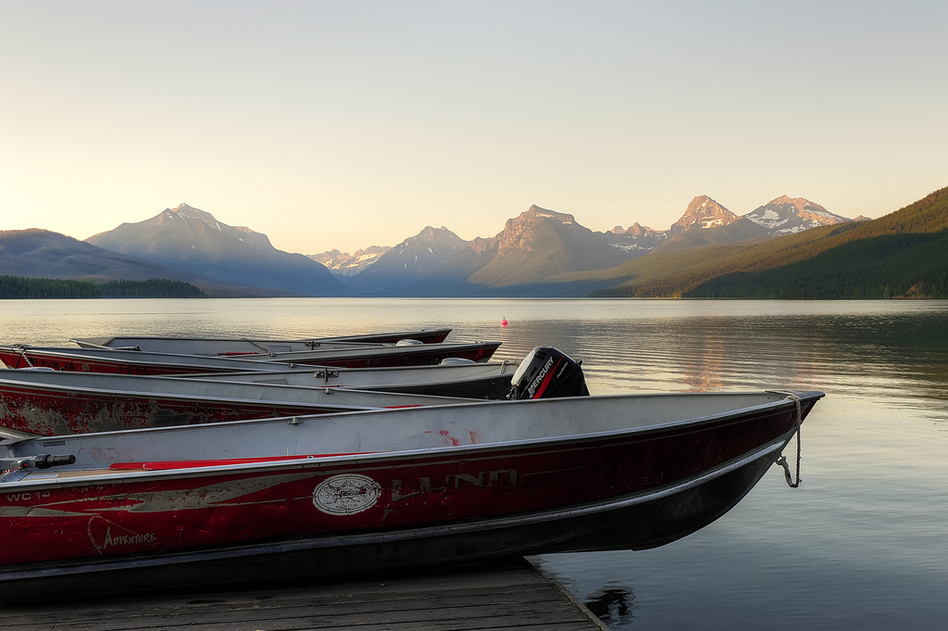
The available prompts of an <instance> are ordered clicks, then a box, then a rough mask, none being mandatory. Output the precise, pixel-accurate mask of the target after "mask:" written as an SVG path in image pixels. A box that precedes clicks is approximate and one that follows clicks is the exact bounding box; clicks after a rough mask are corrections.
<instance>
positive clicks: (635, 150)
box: [0, 0, 948, 254]
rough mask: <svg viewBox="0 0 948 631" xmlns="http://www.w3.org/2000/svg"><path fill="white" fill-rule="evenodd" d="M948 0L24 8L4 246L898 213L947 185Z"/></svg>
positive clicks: (3, 172)
mask: <svg viewBox="0 0 948 631" xmlns="http://www.w3.org/2000/svg"><path fill="white" fill-rule="evenodd" d="M946 26H948V2H944V1H943V0H937V1H931V2H912V1H911V0H894V1H892V2H872V1H855V0H854V1H848V2H833V1H828V0H822V1H816V2H805V1H793V2H777V1H773V2H769V1H766V0H754V1H748V2H724V1H721V2H713V1H710V0H708V1H705V2H675V1H659V0H655V1H651V2H637V1H634V0H626V1H622V2H595V1H589V0H583V1H576V2H558V1H551V0H543V1H537V2H518V1H516V0H504V1H501V2H489V1H484V0H478V1H471V2H451V1H445V0H440V1H431V2H397V1H394V0H389V1H364V2H360V1H357V0H345V1H341V0H334V1H332V2H318V1H309V2H280V1H276V0H267V1H260V2H241V1H234V0H227V1H222V2H200V1H189V2H175V1H168V0H161V1H160V2H150V1H149V2H146V1H142V2H138V1H132V0H123V1H95V0H83V1H72V2H65V1H42V0H29V1H28V0H0V230H12V229H23V228H34V227H35V228H45V229H48V230H54V231H56V232H62V233H64V234H68V235H70V236H73V237H76V238H78V239H85V238H87V237H89V236H90V235H92V234H95V233H98V232H103V231H106V230H111V229H113V228H115V227H116V226H118V225H119V224H120V223H122V222H137V221H143V220H145V219H148V218H150V217H153V216H154V215H157V214H158V213H159V212H161V211H162V210H163V209H164V208H169V207H172V208H173V207H175V206H177V205H178V204H180V203H182V202H185V203H188V204H190V205H191V206H194V207H197V208H200V209H202V210H205V211H207V212H210V213H212V214H213V215H214V216H215V217H217V219H218V220H220V221H222V222H224V223H226V224H230V225H233V226H248V227H250V228H252V229H254V230H256V231H258V232H263V233H265V234H267V235H268V236H269V237H270V240H271V242H272V243H273V244H274V245H275V246H276V247H278V248H280V249H282V250H287V251H290V252H300V253H303V254H314V253H318V252H323V251H325V250H329V249H331V248H339V249H340V250H343V251H349V252H354V251H355V250H356V249H358V248H363V247H367V246H370V245H395V244H397V243H399V242H401V241H403V240H404V239H406V238H407V237H410V236H413V235H415V234H416V233H418V232H419V231H420V230H421V229H422V228H424V227H425V226H426V225H432V226H435V227H440V226H442V225H444V226H446V227H448V228H449V229H451V230H453V231H454V232H456V233H457V234H458V235H459V236H461V237H462V238H465V239H472V238H474V237H476V236H481V237H491V236H493V235H495V234H496V233H498V232H499V231H500V230H501V229H503V226H504V222H505V221H506V220H507V219H508V218H510V217H514V216H516V215H518V214H520V213H521V212H522V211H524V210H526V209H527V208H529V206H530V205H531V204H537V205H539V206H542V207H544V208H549V209H552V210H555V211H559V212H564V213H571V214H573V215H575V217H576V220H577V221H578V222H579V223H580V224H582V225H584V226H586V227H588V228H590V229H592V230H608V229H610V228H612V227H613V226H615V225H622V226H629V225H631V224H632V223H634V222H639V223H641V224H643V225H647V226H651V227H653V228H657V229H667V228H668V227H669V226H670V225H671V224H672V223H673V222H674V221H676V220H677V219H678V217H680V216H681V214H682V213H683V212H684V211H685V208H686V206H687V204H688V202H689V201H691V199H692V198H693V197H694V196H696V195H709V196H711V197H713V198H714V199H715V200H717V201H718V202H719V203H721V204H723V205H724V206H726V207H727V208H728V209H730V210H731V211H732V212H735V213H737V214H738V215H742V214H745V213H748V212H750V211H751V210H753V209H755V208H756V207H758V206H760V205H762V204H764V203H766V202H768V201H769V200H771V199H773V198H775V197H778V196H780V195H783V194H787V195H790V196H791V197H806V198H807V199H809V200H812V201H814V202H816V203H819V204H822V205H823V206H825V207H826V208H827V210H829V211H831V212H835V213H837V214H840V215H844V216H847V217H855V216H857V215H860V214H863V215H866V216H869V217H878V216H881V215H883V214H886V213H889V212H891V211H894V210H896V209H898V208H900V207H902V206H905V205H907V204H909V203H911V202H913V201H915V200H917V199H919V198H921V197H924V196H925V195H927V194H928V193H930V192H932V191H934V190H937V189H939V188H942V187H945V186H948V78H946V77H948V37H945V28H946Z"/></svg>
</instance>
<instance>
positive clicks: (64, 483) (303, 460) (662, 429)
mask: <svg viewBox="0 0 948 631" xmlns="http://www.w3.org/2000/svg"><path fill="white" fill-rule="evenodd" d="M791 393H792V394H793V395H795V396H796V397H798V398H799V400H800V401H801V402H805V403H808V402H809V401H811V400H812V401H813V403H814V404H815V403H816V401H818V400H819V399H820V398H822V397H823V396H825V395H824V393H822V392H819V391H812V390H810V391H786V392H784V391H780V392H774V391H754V392H753V393H746V392H745V393H742V394H774V395H787V394H791ZM704 394H721V395H722V396H726V394H741V393H704ZM628 396H629V395H605V396H604V397H600V398H625V397H628ZM634 396H645V397H666V396H675V395H671V394H664V393H663V394H654V395H653V394H649V395H634ZM570 398H573V399H585V398H588V397H570ZM539 401H543V400H542V399H541V400H539ZM531 402H534V403H536V402H538V401H537V400H525V401H506V402H496V401H475V402H472V403H460V404H451V405H447V406H438V409H439V410H449V409H451V408H455V407H461V408H463V407H467V406H470V405H475V406H484V405H491V404H496V403H506V404H511V403H513V404H517V403H520V404H524V403H531ZM796 406H797V399H794V398H791V397H788V396H785V398H782V399H777V400H774V401H768V402H764V403H761V404H757V405H753V406H747V407H741V408H734V409H731V410H727V411H724V412H717V413H714V414H710V415H705V416H700V417H693V418H689V419H679V420H675V421H665V422H658V423H652V424H648V425H640V426H635V427H625V428H620V429H613V430H605V431H600V432H592V433H583V434H563V435H559V436H543V437H538V438H522V439H517V440H509V441H494V442H486V443H476V444H468V445H438V446H435V447H422V448H411V449H400V450H388V451H373V452H361V453H346V454H342V455H326V456H320V455H319V454H312V456H313V457H312V458H310V457H307V455H305V454H304V455H295V456H289V455H288V456H286V458H285V459H283V458H281V457H276V459H274V460H266V461H262V462H238V463H229V464H217V465H207V466H196V467H182V468H177V469H157V470H128V469H119V470H114V469H107V468H105V467H102V466H98V467H94V468H93V467H89V468H85V469H84V468H82V467H81V466H79V467H73V468H68V467H69V466H64V467H63V468H62V469H60V471H62V472H63V473H64V474H66V473H71V472H72V473H76V474H77V475H73V476H69V477H65V478H59V477H56V478H53V477H43V478H40V477H37V478H34V479H32V480H31V479H30V476H29V475H27V476H25V477H23V478H22V479H15V478H10V474H8V475H7V476H2V477H0V488H4V489H7V488H8V489H10V490H11V492H12V490H13V489H18V490H19V489H22V490H24V491H26V490H29V489H32V488H73V487H81V486H86V485H90V484H94V483H96V482H99V481H103V482H106V483H108V484H126V483H128V484H131V483H135V482H140V481H142V480H148V481H151V480H156V481H157V480H166V479H175V478H182V479H183V478H188V479H191V478H203V477H211V476H215V475H228V476H234V475H243V474H261V473H262V474H271V473H280V472H284V471H289V470H304V471H305V470H307V469H316V468H326V467H332V466H336V465H347V464H349V465H351V464H353V463H356V464H357V465H359V466H362V465H372V464H373V463H375V462H378V461H385V460H398V461H399V462H405V461H415V460H421V459H444V458H447V459H449V460H456V459H459V458H465V457H470V456H477V455H478V454H480V453H483V452H493V453H497V454H503V453H505V452H510V451H517V450H523V449H525V448H526V449H536V448H544V447H545V448H550V447H554V446H557V445H563V444H569V445H571V446H572V448H573V449H583V448H589V447H591V446H592V445H593V444H595V443H598V442H602V441H610V442H614V441H615V440H617V439H620V438H626V439H628V440H635V439H639V438H641V439H643V440H649V438H648V437H649V436H650V435H653V434H661V433H674V432H676V431H677V430H681V429H684V428H689V427H693V428H694V429H695V430H698V429H701V428H702V427H704V426H707V425H714V424H716V423H722V421H725V420H726V419H727V418H728V417H734V416H745V415H748V414H750V415H755V414H758V413H761V412H764V411H770V412H776V411H777V410H779V409H780V408H782V407H794V408H796ZM415 409H417V408H415ZM380 411H381V412H384V413H385V414H399V413H410V412H412V411H413V409H394V410H377V409H376V410H372V409H367V410H358V411H353V412H343V413H340V414H323V415H313V416H291V417H276V418H272V419H249V420H242V421H225V422H220V423H213V424H212V425H214V426H217V427H220V426H223V425H238V424H248V423H260V422H261V421H263V422H286V423H290V424H301V423H303V422H305V421H322V422H329V421H332V420H334V419H339V418H345V417H348V416H350V415H363V414H373V413H378V412H380ZM802 415H803V413H802V412H801V418H800V419H798V420H797V421H795V424H794V427H795V428H797V427H799V425H800V424H801V423H802ZM732 422H733V423H737V422H741V421H740V420H739V419H734V420H733V421H732ZM724 424H729V423H723V424H722V426H723V425H724ZM207 425H209V424H202V425H182V426H176V427H173V428H143V429H134V430H119V431H113V432H100V433H97V434H72V435H65V436H44V437H37V438H29V439H5V440H2V441H0V445H6V446H12V447H14V448H15V446H16V444H18V443H20V442H24V441H32V442H33V443H35V444H37V445H40V447H41V446H42V443H44V442H60V441H63V440H64V439H71V438H72V439H76V440H78V439H81V438H82V437H89V436H101V435H107V434H121V435H127V434H128V433H130V432H134V433H142V432H153V431H165V430H168V429H174V430H179V429H189V428H197V429H200V428H201V427H204V426H207ZM652 440H654V439H652ZM56 446H60V445H56ZM38 453H39V452H38ZM12 457H13V458H28V457H30V456H26V455H24V456H12ZM226 459H227V458H221V460H226ZM197 460H201V461H203V460H213V458H200V459H192V460H182V461H178V462H194V461H197ZM120 462H121V461H119V462H117V463H116V464H118V463H120ZM134 462H140V460H135V461H134ZM162 462H165V460H162ZM170 462H175V461H170ZM107 466H108V465H106V467H107ZM392 466H395V463H393V464H392ZM29 471H30V472H31V473H32V472H34V471H36V472H38V471H39V470H37V469H30V470H29ZM84 471H92V472H96V473H92V474H90V475H82V474H81V473H80V472H84ZM16 473H17V472H16V471H13V472H12V474H13V475H15V474H16ZM56 473H57V471H56V470H55V469H53V470H51V471H49V472H48V473H47V472H46V470H43V472H42V473H36V474H35V475H37V476H40V475H51V474H56ZM4 478H9V479H4Z"/></svg>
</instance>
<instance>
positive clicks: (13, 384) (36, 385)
mask: <svg viewBox="0 0 948 631" xmlns="http://www.w3.org/2000/svg"><path fill="white" fill-rule="evenodd" d="M10 370H17V371H19V370H22V369H16V368H14V369H10ZM53 372H54V374H57V375H82V378H86V379H89V380H93V379H95V378H98V377H102V376H104V380H110V379H113V380H116V381H117V380H119V379H128V380H137V379H141V378H145V379H149V380H154V381H155V383H157V382H159V381H161V380H163V379H175V380H176V381H178V382H180V383H188V384H195V387H198V386H199V385H200V384H201V383H202V381H201V380H197V379H181V378H178V377H174V376H169V375H124V374H118V373H92V372H88V373H86V372H73V371H53ZM39 374H42V373H39ZM266 374H267V373H261V376H263V375H266ZM71 378H72V377H67V379H71ZM206 381H207V383H211V384H214V385H215V386H217V385H218V384H221V386H220V388H221V389H223V388H224V387H226V386H229V385H238V386H247V387H248V388H254V387H257V388H260V389H266V388H275V389H276V391H277V392H279V390H280V389H285V390H286V391H290V390H294V391H301V392H303V393H305V392H306V391H309V390H312V391H328V392H324V394H326V395H329V396H332V394H333V393H336V392H342V393H346V392H353V393H357V394H361V393H368V394H378V395H380V397H381V396H390V397H392V398H393V399H395V400H397V399H399V398H403V399H404V400H405V401H406V403H405V405H409V406H411V405H420V404H411V403H407V401H409V400H410V399H412V398H418V397H424V398H426V399H434V400H435V401H434V402H437V400H441V399H443V400H446V401H451V402H452V403H463V401H458V399H466V398H468V397H449V396H445V395H438V394H405V393H401V392H385V391H382V390H372V389H371V388H367V387H358V388H355V387H351V386H328V385H320V386H297V385H293V384H283V383H257V382H243V381H227V380H223V379H221V380H219V379H208V380H206ZM434 383H436V384H439V385H440V384H442V383H449V384H450V382H434ZM380 385H382V386H384V384H380ZM0 386H9V387H10V388H11V389H12V388H17V387H18V388H22V389H28V390H30V391H36V392H40V393H41V392H43V391H54V392H60V393H64V394H70V393H74V392H77V391H79V392H83V393H87V392H91V393H95V394H100V395H105V396H112V397H119V398H121V397H125V396H132V397H140V398H150V399H155V400H173V401H194V402H195V403H222V402H226V403H240V404H250V405H254V404H256V405H305V406H309V407H325V408H330V409H338V412H339V413H342V412H347V411H356V410H363V409H382V408H384V407H386V406H363V405H349V404H338V403H319V402H314V401H292V400H289V401H288V400H286V399H248V398H243V397H231V396H221V395H204V394H193V395H192V394H182V393H177V392H161V391H148V390H118V389H111V388H101V387H96V386H81V385H70V384H64V383H62V384H61V383H56V384H48V383H40V382H38V381H37V382H30V381H26V380H24V381H20V380H17V379H9V378H7V377H5V376H4V375H3V372H2V370H0ZM343 396H344V394H343ZM488 400H489V399H473V398H472V399H471V401H488ZM434 402H433V403H434ZM248 420H250V419H248ZM0 422H2V421H0ZM143 429H144V428H143ZM154 429H160V428H154ZM115 431H122V430H115ZM100 433H102V432H100Z"/></svg>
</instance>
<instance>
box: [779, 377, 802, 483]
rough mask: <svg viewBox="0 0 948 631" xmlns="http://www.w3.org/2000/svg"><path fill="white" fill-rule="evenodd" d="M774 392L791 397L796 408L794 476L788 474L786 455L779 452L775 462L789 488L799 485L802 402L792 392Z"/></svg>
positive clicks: (800, 480)
mask: <svg viewBox="0 0 948 631" xmlns="http://www.w3.org/2000/svg"><path fill="white" fill-rule="evenodd" d="M772 392H774V393H775V394H782V395H784V396H785V397H786V398H788V399H793V402H794V403H795V404H796V408H797V418H796V422H795V425H796V428H797V431H796V435H797V466H796V476H791V475H790V465H789V464H787V457H786V456H784V455H783V454H780V457H779V458H777V462H776V464H778V465H780V466H781V467H783V474H784V477H786V479H787V484H788V485H789V486H790V488H791V489H795V488H797V487H798V486H800V482H802V479H801V478H800V461H801V460H802V459H803V442H802V440H801V437H800V434H801V432H802V430H803V403H802V401H801V400H800V397H799V396H797V395H796V394H794V393H793V392H781V391H779V390H774V391H772Z"/></svg>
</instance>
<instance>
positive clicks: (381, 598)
mask: <svg viewBox="0 0 948 631" xmlns="http://www.w3.org/2000/svg"><path fill="white" fill-rule="evenodd" d="M0 628H3V629H11V630H12V629H16V630H17V631H40V630H42V631H49V630H53V629H55V630H57V631H60V630H62V631H69V630H77V631H78V630H82V631H87V630H89V631H91V630H95V631H117V630H120V629H134V630H136V631H158V630H166V629H183V628H187V629H191V630H200V631H258V630H259V631H277V630H291V629H293V630H301V629H334V630H339V631H342V630H347V629H360V630H363V631H364V630H366V629H369V630H376V631H378V630H382V629H386V630H393V631H399V630H405V631H408V630H412V631H427V630H438V631H442V630H455V631H459V630H473V629H478V630H480V631H485V630H490V629H505V630H516V629H531V630H534V631H535V630H537V629H550V630H554V631H555V630H566V629H569V630H573V629H591V630H595V631H602V630H604V629H606V627H605V625H603V624H602V623H601V622H600V621H599V620H598V619H596V617H595V616H594V615H593V614H592V613H590V612H589V610H588V609H586V607H585V606H584V605H583V604H582V603H580V602H579V601H577V600H576V599H575V598H573V597H572V596H570V595H569V594H568V593H567V592H566V590H564V589H563V588H562V587H561V586H560V585H558V584H557V583H555V582H553V581H550V580H549V579H547V578H546V577H544V576H543V575H542V574H540V572H538V571H537V570H536V569H534V568H533V566H531V565H530V564H528V563H527V562H526V561H523V562H522V563H516V564H512V565H505V566H503V567H499V568H498V567H495V568H490V569H471V570H467V571H463V572H451V573H445V572H441V573H426V574H413V575H407V576H398V577H391V576H389V577H384V578H378V579H374V580H363V581H358V582H357V581H347V582H339V583H327V582H322V583H315V584H309V585H306V586H300V587H294V586H289V585H282V586H279V587H269V588H268V587H266V586H254V587H246V588H243V589H240V590H231V591H226V592H210V591H209V592H201V593H190V594H162V595H155V596H141V595H139V596H136V597H126V598H107V599H106V598H103V599H93V600H87V601H83V602H57V603H48V604H42V605H38V604H34V605H31V606H24V607H10V606H7V607H3V608H0Z"/></svg>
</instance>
